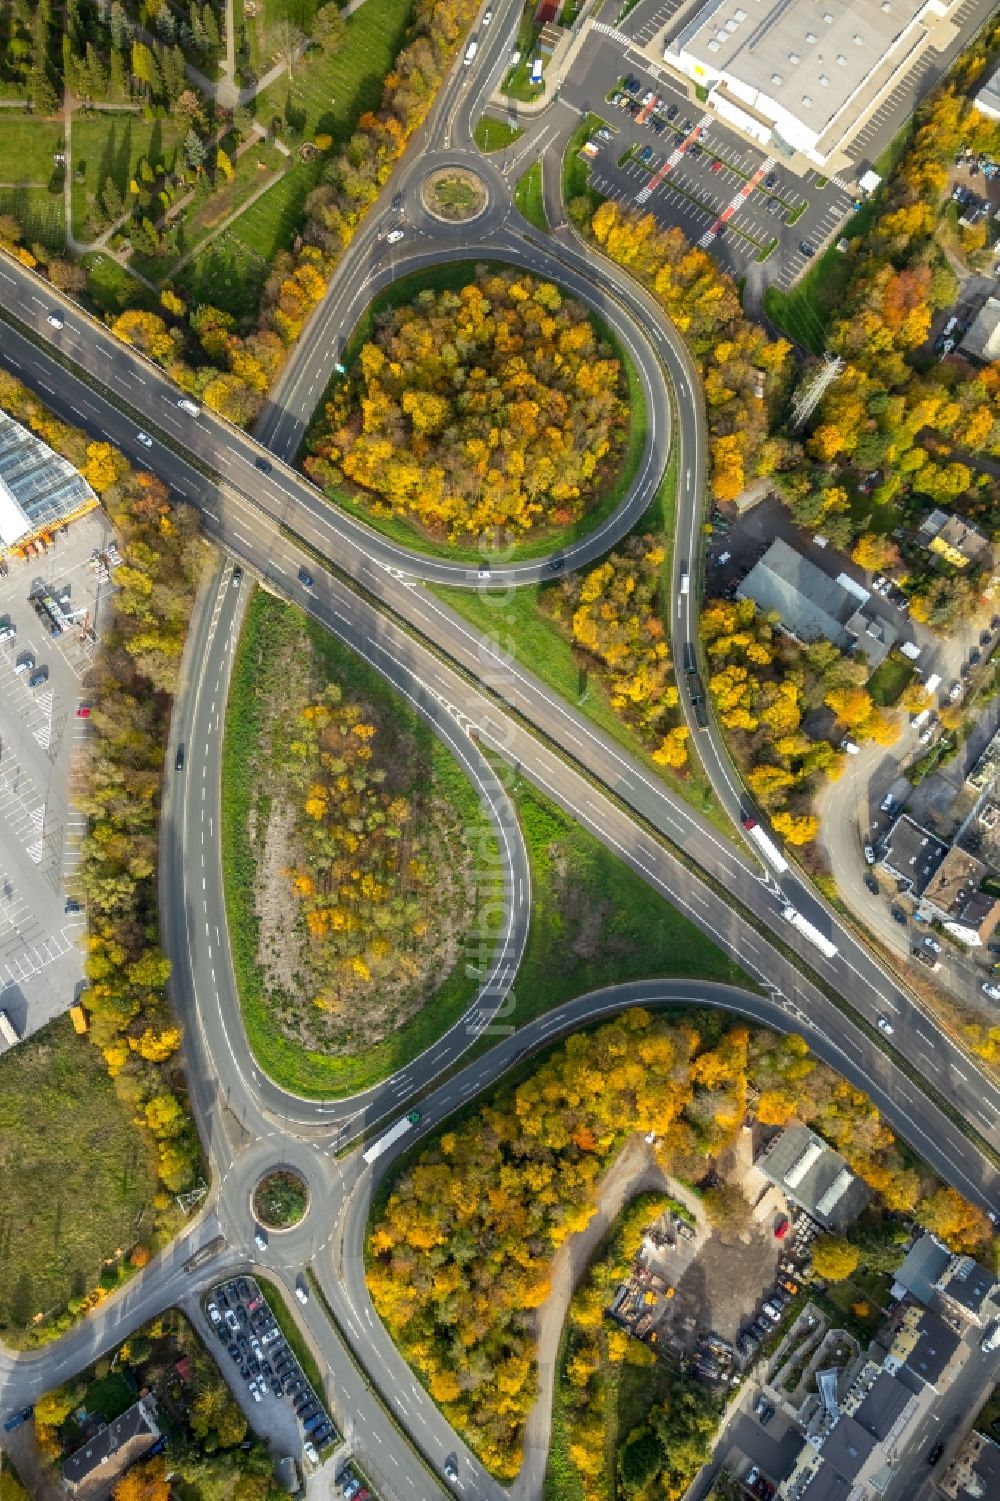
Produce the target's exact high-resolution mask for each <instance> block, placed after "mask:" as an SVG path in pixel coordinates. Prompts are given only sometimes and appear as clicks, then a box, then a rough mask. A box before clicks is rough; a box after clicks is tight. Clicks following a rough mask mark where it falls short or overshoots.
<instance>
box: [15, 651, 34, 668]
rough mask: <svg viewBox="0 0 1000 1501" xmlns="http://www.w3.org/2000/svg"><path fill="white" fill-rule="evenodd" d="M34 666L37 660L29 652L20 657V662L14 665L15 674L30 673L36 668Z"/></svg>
mask: <svg viewBox="0 0 1000 1501" xmlns="http://www.w3.org/2000/svg"><path fill="white" fill-rule="evenodd" d="M34 665H35V659H34V657H33V656H32V655H31V653H30V652H28V653H27V654H26V655H25V656H23V657H19V658H18V660H17V661H16V662H15V663H14V671H15V672H30V671H31V669H32V668H33V667H34Z"/></svg>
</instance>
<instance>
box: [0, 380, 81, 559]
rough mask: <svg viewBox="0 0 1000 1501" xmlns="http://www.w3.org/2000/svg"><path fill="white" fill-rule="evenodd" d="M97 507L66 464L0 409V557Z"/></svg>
mask: <svg viewBox="0 0 1000 1501" xmlns="http://www.w3.org/2000/svg"><path fill="white" fill-rule="evenodd" d="M96 505H97V496H96V495H95V494H94V492H93V490H92V489H91V488H90V485H89V484H88V483H87V481H86V480H85V479H84V477H83V475H82V474H80V473H79V472H78V470H76V469H74V468H73V465H72V464H71V463H70V462H69V460H68V459H64V458H63V457H62V455H61V454H58V453H54V452H53V451H52V449H51V448H50V447H49V446H48V444H47V443H43V442H42V440H41V438H36V437H35V434H34V433H33V432H29V430H28V428H26V427H22V426H21V424H20V422H15V420H14V418H13V417H10V416H8V414H7V413H6V412H5V411H3V410H2V408H0V552H9V551H11V550H12V549H17V548H24V547H26V546H27V545H28V544H29V543H30V542H31V541H33V539H34V538H36V537H44V536H45V534H46V533H48V532H51V531H52V530H53V529H54V528H55V527H58V526H64V525H65V524H66V522H68V521H72V520H74V519H75V518H76V517H77V516H82V515H83V514H84V512H86V511H92V510H93V509H94V507H95V506H96Z"/></svg>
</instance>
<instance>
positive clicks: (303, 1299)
mask: <svg viewBox="0 0 1000 1501" xmlns="http://www.w3.org/2000/svg"><path fill="white" fill-rule="evenodd" d="M295 1296H296V1297H297V1298H298V1300H299V1302H300V1303H308V1302H309V1294H308V1293H307V1292H306V1290H305V1288H304V1287H303V1286H302V1284H301V1282H297V1283H296V1284H295Z"/></svg>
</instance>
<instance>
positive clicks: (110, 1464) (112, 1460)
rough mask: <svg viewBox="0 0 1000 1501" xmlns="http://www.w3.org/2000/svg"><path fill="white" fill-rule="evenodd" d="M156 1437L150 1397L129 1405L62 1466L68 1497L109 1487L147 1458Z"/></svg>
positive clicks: (158, 1433)
mask: <svg viewBox="0 0 1000 1501" xmlns="http://www.w3.org/2000/svg"><path fill="white" fill-rule="evenodd" d="M159 1437H160V1430H159V1427H158V1426H157V1422H156V1402H155V1399H154V1398H153V1397H152V1396H151V1395H146V1396H145V1397H140V1398H139V1400H138V1402H133V1404H132V1406H131V1407H129V1408H128V1409H127V1410H126V1411H125V1412H123V1413H122V1415H121V1417H118V1418H115V1419H114V1421H113V1422H111V1423H107V1424H105V1426H104V1427H103V1428H101V1429H100V1430H99V1431H98V1432H97V1433H96V1434H95V1435H94V1437H93V1438H91V1439H88V1440H87V1442H86V1443H85V1444H83V1445H82V1446H81V1447H80V1448H79V1449H77V1450H76V1451H75V1452H74V1453H73V1454H71V1455H70V1456H69V1458H68V1459H67V1460H65V1461H64V1463H63V1480H64V1481H65V1483H66V1488H67V1490H68V1491H69V1493H70V1495H75V1494H76V1492H77V1491H78V1490H79V1489H80V1487H81V1486H83V1485H85V1484H86V1485H87V1486H88V1489H89V1488H90V1487H92V1486H95V1485H100V1487H101V1488H102V1489H110V1486H111V1483H112V1482H113V1481H114V1480H116V1479H117V1478H118V1476H119V1475H123V1474H124V1473H125V1471H126V1470H127V1469H129V1468H130V1467H131V1466H132V1465H134V1464H135V1463H136V1462H137V1461H138V1460H140V1459H142V1457H143V1455H144V1454H147V1453H148V1452H149V1450H150V1449H152V1448H153V1446H154V1444H155V1443H156V1442H157V1440H158V1439H159Z"/></svg>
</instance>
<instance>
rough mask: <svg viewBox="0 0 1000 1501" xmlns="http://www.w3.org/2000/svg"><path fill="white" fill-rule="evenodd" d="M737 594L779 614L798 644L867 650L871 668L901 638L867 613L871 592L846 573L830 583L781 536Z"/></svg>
mask: <svg viewBox="0 0 1000 1501" xmlns="http://www.w3.org/2000/svg"><path fill="white" fill-rule="evenodd" d="M736 592H737V594H738V595H739V597H740V599H752V600H753V602H754V604H755V605H756V606H757V608H758V609H759V610H761V611H763V612H764V614H773V615H777V616H778V619H779V622H780V624H781V628H782V630H784V631H786V632H787V634H788V635H789V636H792V637H794V639H795V640H796V641H802V642H806V643H808V642H811V641H830V642H832V643H833V645H834V646H837V647H839V648H840V650H841V651H854V650H860V651H863V652H864V654H865V659H866V661H867V663H868V665H869V667H871V668H872V669H874V668H876V667H877V666H878V665H879V663H880V662H881V661H882V660H883V658H885V657H886V656H887V655H888V653H889V650H890V648H891V647H892V646H894V645H895V643H896V641H897V639H898V634H897V632H896V631H895V630H894V629H893V627H892V626H891V625H890V624H889V623H888V621H885V620H882V619H881V618H879V617H878V616H875V615H872V614H870V613H869V614H866V613H865V608H864V607H865V606H866V605H867V603H868V601H869V600H870V599H871V592H870V591H869V590H868V589H864V588H862V587H861V585H860V584H857V583H855V581H854V580H853V579H852V578H850V577H849V576H848V575H847V574H844V573H842V574H840V575H839V577H837V578H831V577H830V575H829V574H828V573H824V572H823V570H822V568H817V566H816V564H815V563H812V562H810V561H809V559H808V558H806V557H803V555H802V553H800V552H796V550H795V548H794V547H791V546H789V544H788V543H787V542H785V541H784V540H783V538H781V537H779V538H778V539H777V541H775V542H772V543H771V545H770V547H769V548H768V549H767V551H766V552H765V554H764V556H763V557H762V558H760V559H759V560H758V561H757V562H756V563H755V564H754V566H753V567H752V568H751V570H750V572H749V573H748V574H747V576H746V578H745V579H744V580H743V582H742V584H740V586H739V588H738V589H737V591H736Z"/></svg>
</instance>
